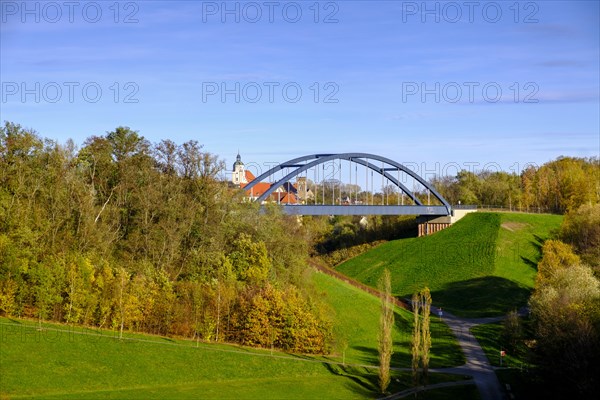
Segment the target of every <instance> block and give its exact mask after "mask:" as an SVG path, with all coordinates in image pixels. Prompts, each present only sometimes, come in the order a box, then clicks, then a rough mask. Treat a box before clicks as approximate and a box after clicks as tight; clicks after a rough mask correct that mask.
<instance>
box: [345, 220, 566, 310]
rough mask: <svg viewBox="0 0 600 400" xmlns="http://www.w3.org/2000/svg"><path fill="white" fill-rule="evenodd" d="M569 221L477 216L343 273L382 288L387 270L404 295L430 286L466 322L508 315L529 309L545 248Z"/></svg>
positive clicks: (392, 246) (360, 260)
mask: <svg viewBox="0 0 600 400" xmlns="http://www.w3.org/2000/svg"><path fill="white" fill-rule="evenodd" d="M561 221H562V217H561V216H556V215H544V214H516V213H473V214H469V215H467V216H466V217H465V218H463V219H462V220H460V221H459V222H457V223H456V224H455V225H453V226H452V227H450V228H448V229H445V230H443V231H441V232H438V233H436V234H434V235H431V236H427V237H421V238H410V239H401V240H395V241H391V242H387V243H384V244H382V245H381V246H378V247H377V248H375V249H372V250H370V251H368V252H366V253H364V254H362V255H360V256H358V257H355V258H353V259H351V260H348V261H346V262H344V263H342V264H341V265H339V266H338V267H337V268H336V269H337V270H338V271H340V272H342V273H344V274H346V275H348V276H350V277H352V278H354V279H357V280H359V281H361V282H363V283H365V284H367V285H370V286H375V285H376V282H377V279H378V278H379V276H380V275H381V273H382V271H383V269H384V268H388V269H389V270H390V272H391V273H392V287H393V291H394V294H395V295H396V296H398V297H404V298H407V297H410V296H411V295H412V293H414V292H415V291H418V290H420V289H422V288H423V287H425V286H427V287H429V288H430V289H431V291H432V297H433V301H434V304H436V305H438V306H442V307H444V308H446V309H447V310H448V311H450V312H453V313H455V314H457V315H460V316H464V317H481V316H492V315H501V314H505V313H506V312H508V311H510V310H511V309H514V308H518V307H520V306H522V305H525V304H526V300H527V298H528V297H529V294H530V291H531V289H532V287H533V283H534V279H535V274H536V269H535V265H536V264H537V261H538V259H539V249H540V246H541V245H542V243H543V241H544V240H546V239H547V238H548V237H549V236H550V235H551V233H552V231H553V230H555V229H558V227H559V226H560V223H561Z"/></svg>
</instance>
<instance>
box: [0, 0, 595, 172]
mask: <svg viewBox="0 0 600 400" xmlns="http://www.w3.org/2000/svg"><path fill="white" fill-rule="evenodd" d="M0 3H1V4H0V5H1V8H0V12H1V13H2V14H1V15H0V23H1V28H0V46H1V48H0V68H1V69H0V81H1V83H2V93H1V96H0V97H1V98H0V107H1V116H0V119H1V120H9V121H13V122H18V123H20V124H22V125H24V126H26V127H31V128H34V129H36V130H37V131H38V132H39V133H40V134H41V135H42V136H44V137H49V138H52V139H56V140H58V141H59V142H64V141H66V140H67V139H68V138H72V139H73V140H74V141H75V142H76V143H77V144H79V145H81V144H82V143H83V141H84V140H85V138H87V137H89V136H91V135H99V134H103V133H105V132H107V131H110V130H113V129H114V128H115V127H117V126H120V125H124V126H129V127H131V128H133V129H135V130H138V131H139V132H140V134H142V135H143V136H144V137H146V138H147V139H149V140H150V141H152V142H157V141H159V140H161V139H167V138H168V139H172V140H174V141H176V142H179V143H182V142H184V141H187V140H192V139H193V140H198V141H199V142H200V143H202V144H204V146H205V149H206V150H207V151H210V152H212V153H216V154H218V155H219V156H220V157H221V158H223V159H225V160H226V161H227V163H228V164H231V163H232V162H233V160H234V159H235V155H236V153H237V151H238V149H239V150H240V152H241V153H242V157H243V159H244V161H246V162H253V163H255V164H258V165H264V164H265V163H269V162H282V161H285V160H287V159H290V158H294V157H296V156H301V155H304V154H310V153H329V152H346V151H361V152H368V153H375V154H380V155H383V156H386V157H389V158H392V159H394V160H397V161H400V162H404V163H410V164H411V165H413V166H414V167H413V168H414V169H417V170H419V169H421V170H422V171H420V172H421V173H422V172H423V171H424V170H429V171H431V170H437V171H440V172H443V171H444V170H447V168H446V167H445V166H447V165H456V164H458V165H460V166H463V167H468V166H472V165H479V166H480V167H484V166H486V165H488V166H489V165H496V164H497V165H500V166H501V168H502V169H504V170H511V169H512V170H518V169H520V168H522V166H523V165H525V164H526V163H535V164H541V163H543V162H546V161H549V160H551V159H554V158H556V157H558V156H560V155H568V156H585V157H590V156H598V155H599V152H600V115H599V112H600V111H599V110H600V98H599V97H600V96H599V92H600V78H599V72H598V71H600V64H599V63H600V61H599V59H600V44H599V40H600V39H599V38H600V32H599V27H600V8H599V2H597V1H537V2H519V3H517V5H516V6H515V2H514V1H508V2H504V1H496V2H489V1H482V2H477V1H475V2H471V3H468V2H463V1H457V2H435V1H432V2H426V3H425V2H422V1H416V2H413V1H337V2H331V1H322V2H318V3H317V2H315V1H296V2H279V1H273V2H261V1H258V2H236V1H228V2H226V3H225V2H223V1H218V2H201V1H169V2H162V1H123V2H118V3H117V4H116V5H115V3H116V2H115V1H105V2H104V1H97V2H88V1H81V2H74V3H73V4H74V5H73V6H67V5H65V3H64V2H36V1H30V2H27V5H26V6H24V5H23V3H22V2H21V1H18V2H12V1H6V0H1V1H0ZM25 7H27V8H25ZM69 7H72V8H69ZM317 10H318V14H316V12H317ZM117 11H118V13H117ZM257 12H260V15H259V14H257ZM298 12H300V13H301V14H298ZM315 21H316V22H315ZM84 88H85V90H84ZM257 88H258V89H260V92H258V91H257ZM97 89H100V90H101V94H100V93H99V92H97ZM223 89H225V90H228V92H225V94H224V95H223ZM298 89H299V90H300V91H301V96H298V94H299V92H298ZM59 90H60V92H59ZM71 90H72V92H70V91H71ZM236 96H237V97H238V98H237V99H236ZM270 96H272V98H270ZM70 97H71V98H70ZM132 101H133V102H132ZM474 163H475V164H474ZM477 163H478V164H477ZM469 168H472V167H469Z"/></svg>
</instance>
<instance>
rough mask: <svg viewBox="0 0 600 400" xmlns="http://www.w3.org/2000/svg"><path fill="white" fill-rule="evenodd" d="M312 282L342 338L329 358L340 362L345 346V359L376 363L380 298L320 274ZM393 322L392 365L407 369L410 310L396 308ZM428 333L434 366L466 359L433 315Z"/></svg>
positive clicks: (458, 363)
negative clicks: (328, 306) (330, 308)
mask: <svg viewBox="0 0 600 400" xmlns="http://www.w3.org/2000/svg"><path fill="white" fill-rule="evenodd" d="M313 281H314V283H315V286H316V287H317V290H319V292H320V293H321V296H323V297H324V298H325V300H326V301H327V302H328V303H329V304H330V305H331V307H332V309H333V310H334V311H335V316H334V321H335V322H334V323H335V325H334V329H335V334H336V337H337V338H338V339H341V340H339V341H338V342H337V343H336V345H335V353H336V354H335V356H333V357H331V359H334V360H336V361H342V356H343V350H344V348H346V358H345V360H346V362H349V363H359V364H365V363H366V364H370V365H377V363H378V361H377V332H378V327H379V314H380V308H381V303H380V301H379V299H378V298H376V297H374V296H372V295H370V294H368V293H365V292H363V291H361V290H359V289H356V288H354V287H353V286H351V285H349V284H347V283H345V282H340V281H339V280H337V279H335V278H333V277H331V276H329V275H325V274H322V273H315V274H314V275H313ZM395 324H396V326H395V329H394V336H393V338H394V354H393V356H392V365H393V366H395V367H405V368H409V367H410V339H411V330H412V313H410V312H408V311H406V310H404V309H400V308H396V312H395ZM431 332H432V350H431V366H432V367H433V368H440V367H450V366H457V365H462V364H463V363H464V362H465V359H464V356H463V354H462V352H461V350H460V347H459V346H458V342H457V341H456V338H455V337H454V335H452V333H451V331H450V329H449V328H448V326H447V325H446V324H444V323H441V322H440V321H439V320H438V319H437V318H432V321H431ZM344 345H346V346H344Z"/></svg>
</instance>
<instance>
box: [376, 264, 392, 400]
mask: <svg viewBox="0 0 600 400" xmlns="http://www.w3.org/2000/svg"><path fill="white" fill-rule="evenodd" d="M378 288H379V291H380V293H381V315H380V317H379V337H378V347H377V349H378V352H379V389H380V390H381V393H385V391H386V390H387V387H388V386H389V384H390V363H391V360H392V354H393V353H394V351H393V346H394V343H393V340H392V332H393V329H394V303H393V298H392V284H391V276H390V271H389V270H388V269H387V268H386V269H384V270H383V274H382V275H381V278H380V279H379V282H378Z"/></svg>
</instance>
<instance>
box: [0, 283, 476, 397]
mask: <svg viewBox="0 0 600 400" xmlns="http://www.w3.org/2000/svg"><path fill="white" fill-rule="evenodd" d="M313 280H314V282H315V286H316V288H317V290H318V291H319V293H320V294H321V295H322V296H323V297H324V298H325V299H326V301H327V302H328V303H329V304H330V305H331V308H332V310H334V312H335V316H334V319H335V326H336V332H337V333H338V334H339V335H340V336H342V335H343V337H345V338H346V341H347V343H348V346H347V350H346V360H345V361H346V363H347V364H348V365H346V366H343V365H338V364H335V362H341V361H342V354H341V352H340V353H339V354H332V355H329V356H324V357H310V356H302V355H293V354H286V353H282V352H277V351H274V352H273V353H271V352H270V351H268V350H258V349H249V348H243V347H240V346H232V345H220V344H204V343H199V344H198V347H196V346H197V344H196V343H195V342H191V341H186V340H176V339H171V338H163V337H158V336H149V335H137V334H126V335H125V339H124V340H118V338H117V337H118V335H117V334H116V333H114V332H112V331H107V330H95V329H89V328H83V327H69V326H67V325H59V324H42V326H43V328H44V329H43V330H41V331H39V330H38V329H37V323H36V322H35V321H26V320H16V319H10V320H9V319H6V318H0V399H4V398H10V399H18V398H25V397H27V398H29V397H33V398H40V397H42V398H57V399H58V398H60V399H80V398H86V399H100V398H101V399H110V398H119V399H120V398H129V399H153V398H177V399H186V398H190V399H191V398H194V399H195V398H205V399H206V398H209V399H210V398H215V399H217V398H244V399H253V398H260V399H270V398H323V399H342V398H343V399H353V398H377V397H378V393H377V370H376V369H374V368H365V367H360V366H357V365H349V364H361V365H375V364H377V351H376V346H377V327H378V323H379V301H378V299H377V298H375V297H373V296H371V295H369V294H366V293H364V292H362V291H360V290H358V289H356V288H354V287H352V286H350V285H347V284H345V283H342V282H340V281H338V280H336V279H335V278H332V277H330V276H327V275H324V274H320V273H315V274H314V275H313ZM396 321H397V324H396V330H395V333H394V334H395V339H396V340H397V343H396V348H395V351H396V354H395V355H394V365H396V366H404V367H406V366H409V358H408V342H409V335H410V333H409V332H410V323H409V321H410V314H408V313H407V312H406V311H405V310H397V313H396ZM432 331H433V349H432V352H433V354H432V365H433V366H448V365H458V364H461V363H462V362H463V357H462V354H461V353H460V350H459V348H458V346H457V344H456V342H455V340H454V338H453V337H452V336H451V335H450V332H449V331H448V329H447V328H446V327H445V326H444V325H443V324H434V326H432ZM324 361H326V362H327V361H329V362H333V363H326V362H324ZM396 379H398V381H397V380H396ZM410 379H411V378H410V373H409V372H402V373H394V380H393V382H392V386H391V387H390V390H391V391H400V390H404V389H406V388H407V387H408V385H410ZM456 379H462V377H460V376H448V375H441V374H434V375H433V376H432V378H431V380H432V382H440V381H445V380H456ZM467 389H468V387H467ZM467 389H465V390H467Z"/></svg>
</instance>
